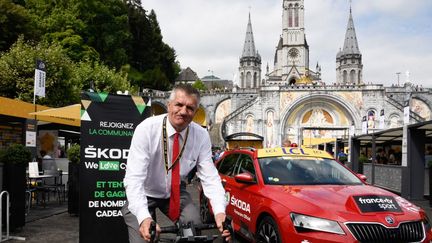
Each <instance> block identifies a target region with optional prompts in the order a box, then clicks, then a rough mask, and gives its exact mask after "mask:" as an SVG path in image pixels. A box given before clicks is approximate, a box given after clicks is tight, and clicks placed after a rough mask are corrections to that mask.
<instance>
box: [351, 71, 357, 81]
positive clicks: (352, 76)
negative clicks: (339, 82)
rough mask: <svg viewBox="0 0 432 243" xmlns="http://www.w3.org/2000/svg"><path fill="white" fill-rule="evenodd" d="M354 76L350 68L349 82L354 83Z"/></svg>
mask: <svg viewBox="0 0 432 243" xmlns="http://www.w3.org/2000/svg"><path fill="white" fill-rule="evenodd" d="M355 77H356V75H355V71H354V70H351V72H350V83H355Z"/></svg>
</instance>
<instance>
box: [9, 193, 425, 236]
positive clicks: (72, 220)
mask: <svg viewBox="0 0 432 243" xmlns="http://www.w3.org/2000/svg"><path fill="white" fill-rule="evenodd" d="M188 189H189V190H191V192H193V190H194V188H193V187H192V186H190V187H189V188H188ZM192 195H193V196H194V200H195V201H196V200H197V193H193V194H192ZM414 203H415V204H417V205H419V206H420V207H422V208H424V209H425V210H426V212H427V213H428V215H429V217H430V218H431V219H432V211H431V207H430V206H429V202H428V201H426V200H422V201H414ZM157 217H158V220H159V222H160V224H161V225H163V226H166V225H170V221H169V220H168V219H167V218H166V217H165V216H164V215H161V214H159V215H158V216H157ZM78 221H79V219H78V217H76V216H71V215H69V213H68V212H67V203H63V204H62V205H59V204H58V203H56V202H53V203H50V204H48V205H47V207H46V208H43V207H34V208H32V209H31V210H30V213H29V214H28V215H27V218H26V225H25V226H24V227H23V229H22V230H21V231H19V232H13V233H11V235H12V236H19V237H25V238H26V241H25V242H29V243H36V242H37V243H40V242H49V243H57V242H59V243H77V242H78V237H79V235H78V234H79V233H78V229H79V228H78V227H79V226H78V225H79V222H78ZM207 232H208V231H207ZM213 232H214V231H213ZM210 233H211V232H210ZM7 242H10V243H19V242H24V241H18V240H10V241H7ZM218 242H221V240H219V241H218Z"/></svg>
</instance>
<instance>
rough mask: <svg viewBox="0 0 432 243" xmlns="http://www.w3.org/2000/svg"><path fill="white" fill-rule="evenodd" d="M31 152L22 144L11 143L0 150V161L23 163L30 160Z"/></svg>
mask: <svg viewBox="0 0 432 243" xmlns="http://www.w3.org/2000/svg"><path fill="white" fill-rule="evenodd" d="M30 160H31V152H30V150H29V149H28V148H26V147H25V146H24V145H22V144H12V145H11V146H9V147H7V148H6V149H5V150H3V152H0V161H1V162H3V163H11V164H25V163H28V162H30Z"/></svg>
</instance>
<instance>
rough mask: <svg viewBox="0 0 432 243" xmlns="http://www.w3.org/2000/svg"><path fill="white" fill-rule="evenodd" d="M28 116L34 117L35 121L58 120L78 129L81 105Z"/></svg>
mask: <svg viewBox="0 0 432 243" xmlns="http://www.w3.org/2000/svg"><path fill="white" fill-rule="evenodd" d="M29 115H32V116H36V119H37V120H40V121H47V122H58V121H59V120H60V121H62V123H63V124H67V125H72V126H77V127H79V126H80V120H81V104H75V105H69V106H65V107H59V108H51V109H47V110H43V111H38V112H31V113H29Z"/></svg>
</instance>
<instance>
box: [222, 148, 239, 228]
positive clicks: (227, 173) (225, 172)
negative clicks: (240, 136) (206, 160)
mask: <svg viewBox="0 0 432 243" xmlns="http://www.w3.org/2000/svg"><path fill="white" fill-rule="evenodd" d="M239 157H240V154H238V153H229V154H227V155H225V156H224V157H223V159H222V160H221V161H220V162H219V163H218V164H217V165H216V168H217V169H218V171H219V175H220V177H221V180H222V185H223V187H224V189H225V198H226V201H227V207H226V213H227V215H229V216H230V217H232V219H233V220H234V219H235V217H236V215H234V211H233V207H232V206H231V204H230V200H231V187H232V183H233V181H234V178H233V173H234V169H235V167H236V164H237V160H238V158H239Z"/></svg>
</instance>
